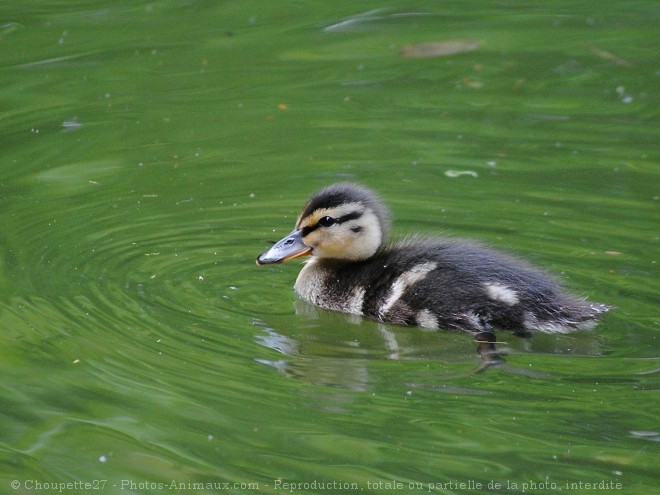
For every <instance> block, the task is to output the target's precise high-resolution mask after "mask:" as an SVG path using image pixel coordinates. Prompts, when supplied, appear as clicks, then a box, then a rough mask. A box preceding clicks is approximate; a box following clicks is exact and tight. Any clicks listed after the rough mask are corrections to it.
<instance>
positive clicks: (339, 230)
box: [296, 203, 382, 260]
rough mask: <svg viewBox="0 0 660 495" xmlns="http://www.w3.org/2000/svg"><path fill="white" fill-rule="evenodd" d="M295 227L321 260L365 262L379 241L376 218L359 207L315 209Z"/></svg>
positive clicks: (380, 239) (378, 244)
mask: <svg viewBox="0 0 660 495" xmlns="http://www.w3.org/2000/svg"><path fill="white" fill-rule="evenodd" d="M327 217H329V218H328V219H326V218H327ZM296 227H297V228H298V230H299V231H300V232H301V235H302V240H303V242H304V243H305V244H306V245H307V246H309V247H311V248H312V249H313V252H312V254H313V255H314V256H318V257H322V258H334V259H345V260H360V259H366V258H369V257H370V256H372V255H373V254H374V253H375V252H376V251H377V250H378V248H379V247H380V243H381V241H382V232H381V228H380V222H379V220H378V218H377V217H376V215H375V214H374V213H373V211H371V210H370V209H368V208H367V209H365V207H364V205H363V204H362V203H346V204H343V205H340V206H336V207H333V208H319V209H317V210H314V211H313V212H312V213H311V214H309V215H307V216H306V217H304V218H300V219H298V222H297V224H296Z"/></svg>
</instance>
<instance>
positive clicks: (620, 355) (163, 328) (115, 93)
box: [0, 0, 660, 494]
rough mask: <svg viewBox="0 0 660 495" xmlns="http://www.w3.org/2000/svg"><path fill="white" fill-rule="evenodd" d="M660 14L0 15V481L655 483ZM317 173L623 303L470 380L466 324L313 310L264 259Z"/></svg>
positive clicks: (398, 230) (250, 488) (189, 8)
mask: <svg viewBox="0 0 660 495" xmlns="http://www.w3.org/2000/svg"><path fill="white" fill-rule="evenodd" d="M657 23H658V10H657V6H656V5H655V4H654V3H653V2H647V1H638V2H621V3H620V4H616V5H615V4H612V5H609V6H608V8H607V9H603V8H602V5H601V3H599V2H594V1H592V0H589V1H587V2H581V3H580V4H579V5H578V4H575V2H564V1H559V2H552V4H548V3H547V2H531V3H530V2H528V3H526V4H525V5H524V6H522V5H520V6H518V5H514V4H510V5H509V4H501V3H493V2H487V1H480V2H473V3H471V4H470V8H469V9H467V8H466V7H465V4H464V3H463V2H443V3H442V4H434V3H428V2H400V3H397V2H385V3H382V2H381V3H377V2H363V3H361V4H360V5H356V4H355V3H354V2H330V3H324V2H265V1H252V2H229V3H227V2H224V3H221V4H216V3H214V2H197V1H187V2H186V1H159V2H137V3H136V2H111V3H106V4H98V3H95V2H87V3H85V2H76V3H69V4H66V3H52V2H40V1H28V2H17V1H10V2H5V4H4V5H3V9H2V15H1V16H0V50H1V53H2V57H1V59H0V60H1V65H0V77H1V78H2V85H1V87H0V119H1V122H2V125H1V126H0V141H1V147H0V149H1V150H2V151H1V154H0V156H2V161H1V162H0V202H1V206H0V215H1V222H2V230H1V231H0V329H1V331H0V372H1V373H2V376H3V379H2V381H1V382H0V387H1V393H0V415H1V417H2V419H1V421H0V425H1V426H0V486H2V488H0V492H2V493H35V491H37V490H40V492H41V493H43V492H44V491H48V490H50V492H53V491H57V492H60V491H61V492H63V493H80V490H83V492H91V491H92V489H93V488H98V489H99V491H103V492H105V493H118V494H119V493H122V494H125V493H140V494H142V493H163V492H167V493H190V492H192V491H194V493H219V492H221V493H248V492H255V491H258V492H260V493H282V492H283V491H284V490H287V491H291V490H292V489H295V491H296V492H297V493H321V492H322V493H338V492H339V491H340V490H341V489H343V490H342V491H341V492H346V493H358V492H359V493H383V494H384V493H429V492H432V493H466V492H467V493H493V492H495V493H523V492H525V493H531V492H532V491H534V492H535V493H555V492H558V491H559V490H560V489H562V490H563V491H564V492H567V491H570V493H593V492H594V490H593V489H592V488H593V486H592V485H596V487H597V488H600V489H602V490H605V491H612V492H616V493H619V492H624V493H645V494H650V493H659V492H658V491H657V474H656V470H657V469H656V466H657V463H658V452H659V450H658V445H659V444H658V440H659V439H660V433H659V430H658V428H659V427H660V426H659V425H658V420H657V411H658V407H659V406H660V404H659V401H658V399H657V386H658V379H657V377H658V341H657V339H658V334H659V331H660V328H659V327H660V322H659V319H658V309H657V308H658V300H659V298H660V286H659V284H658V267H657V253H658V232H659V229H658V227H659V224H658V200H659V196H660V192H659V191H658V188H657V184H658V179H659V176H660V168H659V167H658V145H657V143H658V138H659V136H658V130H657V129H658V119H657V108H658V75H659V73H658V71H659V68H658V65H657V42H656V39H657V27H656V26H657ZM434 43H435V45H431V49H430V51H429V45H428V44H434ZM446 43H450V45H447V44H446ZM420 44H424V45H422V48H420ZM438 46H440V47H443V49H445V52H442V50H439V51H438ZM447 46H450V47H453V51H452V50H448V52H449V53H446V52H447V50H446V47H447ZM411 50H412V51H411ZM420 50H421V51H420ZM425 50H426V51H425ZM434 50H435V51H434ZM420 53H421V56H417V55H419V54H420ZM411 54H413V55H416V56H410V55H411ZM337 180H355V181H359V182H362V183H365V184H367V185H370V186H372V187H375V188H376V189H378V190H379V191H380V192H381V194H382V196H383V197H384V198H385V199H386V200H387V201H388V203H389V204H390V205H391V207H392V210H393V214H394V217H395V226H394V234H395V235H405V234H409V233H413V232H425V233H431V234H445V235H454V236H465V237H473V238H476V239H479V240H481V241H483V242H485V243H488V244H491V245H493V246H496V247H498V248H500V249H503V250H506V251H510V252H513V253H517V254H519V255H521V256H523V257H525V258H527V259H529V260H530V261H532V262H534V263H536V264H538V265H540V266H543V267H545V268H546V269H548V270H549V271H551V272H552V273H554V274H556V275H557V276H558V277H559V278H560V279H561V280H562V281H563V282H564V283H565V284H566V285H567V286H569V287H570V288H571V289H572V290H573V291H574V292H576V293H578V294H581V295H584V296H587V297H589V298H590V299H593V300H595V301H599V302H605V303H608V304H612V305H614V306H617V309H616V310H615V311H613V312H611V313H609V314H607V315H606V316H605V318H604V321H603V323H602V324H601V325H600V326H599V327H598V328H597V329H596V330H595V331H592V332H586V333H579V334H572V335H561V336H552V335H540V336H538V337H535V338H534V339H531V340H525V339H519V338H516V337H512V336H510V335H508V334H506V333H501V334H499V335H498V338H499V340H500V341H502V342H503V344H502V347H503V348H505V349H506V350H507V353H508V356H507V362H506V364H505V365H503V366H500V367H498V368H492V369H489V370H487V371H486V372H485V373H476V368H477V366H478V359H477V357H476V356H475V345H474V343H473V342H472V339H471V338H470V337H469V336H467V335H462V334H457V333H450V332H438V333H428V332H421V331H419V330H418V329H414V328H400V327H394V326H384V325H380V324H378V323H376V322H371V321H367V320H359V319H356V318H352V317H348V316H345V315H339V314H334V313H329V312H326V311H322V310H318V309H315V308H313V307H310V306H309V305H306V304H304V303H302V302H300V301H297V300H296V297H295V295H294V294H293V291H292V288H291V287H292V285H293V281H294V280H295V277H296V273H297V271H298V270H299V267H300V266H299V264H297V263H291V264H289V265H286V266H277V267H267V268H266V267H257V266H255V264H254V258H255V257H256V255H257V254H258V253H259V252H261V251H262V250H263V249H264V248H266V247H267V246H268V243H269V241H272V240H276V239H278V238H280V237H281V236H282V235H284V234H286V233H287V232H289V230H290V229H291V227H292V225H293V223H294V222H295V218H296V216H297V214H298V210H299V209H300V207H301V206H302V204H303V203H304V201H305V199H306V198H307V196H308V195H309V194H310V193H312V192H313V191H314V190H316V189H317V188H319V187H322V186H324V185H326V184H328V183H331V182H333V181H337ZM61 483H64V484H65V485H60V484H61ZM67 483H68V484H69V485H67ZM76 483H79V484H80V483H91V484H92V486H91V487H90V486H80V485H75V484H76ZM225 483H226V484H225ZM287 483H289V484H290V485H287ZM397 483H399V484H400V485H398V484H397ZM599 483H601V485H598V484H599Z"/></svg>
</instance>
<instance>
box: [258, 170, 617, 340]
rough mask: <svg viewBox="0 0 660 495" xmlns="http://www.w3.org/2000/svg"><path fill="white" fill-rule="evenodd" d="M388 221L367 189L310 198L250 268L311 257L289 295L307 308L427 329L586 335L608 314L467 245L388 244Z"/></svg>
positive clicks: (333, 190)
mask: <svg viewBox="0 0 660 495" xmlns="http://www.w3.org/2000/svg"><path fill="white" fill-rule="evenodd" d="M389 218H390V217H389V213H388V210H387V208H386V207H385V205H384V204H383V202H382V201H381V200H380V199H379V198H378V196H377V195H376V194H375V193H374V192H373V191H372V190H370V189H368V188H366V187H363V186H360V185H357V184H352V183H338V184H333V185H331V186H329V187H326V188H325V189H323V190H321V191H319V192H317V193H316V194H314V195H313V196H312V197H311V198H310V199H309V201H308V202H307V204H306V205H305V207H304V208H303V210H302V212H301V214H300V216H299V217H298V220H297V222H296V226H295V229H294V230H293V231H292V232H291V233H290V234H289V235H287V236H286V237H284V238H283V239H282V240H280V241H279V242H277V243H276V244H275V245H274V246H273V247H271V248H270V249H268V250H267V251H266V252H264V253H262V254H261V255H259V257H257V264H258V265H270V264H274V263H282V262H285V261H289V260H292V259H294V258H299V257H301V256H307V255H311V259H310V260H309V261H308V262H307V263H306V264H305V266H304V267H303V269H302V270H301V271H300V274H299V275H298V278H297V280H296V283H295V287H294V288H295V291H296V292H297V293H298V295H299V296H300V297H301V298H302V299H304V300H305V301H308V302H310V303H312V304H314V305H316V306H320V307H322V308H326V309H330V310H335V311H342V312H345V313H352V314H357V315H363V316H366V317H369V318H372V319H375V320H378V321H382V322H386V323H394V324H401V325H416V326H419V327H423V328H428V329H457V330H465V331H468V332H471V333H473V334H482V333H489V332H491V331H492V330H494V329H502V330H509V331H512V332H513V333H515V334H517V335H521V336H529V335H530V334H531V332H532V331H534V330H536V331H540V332H547V333H566V332H569V331H572V330H579V329H586V328H591V327H593V326H594V325H595V323H596V320H597V318H598V315H599V314H600V313H603V312H605V311H607V310H608V309H610V308H609V306H606V305H604V304H597V303H589V302H587V301H584V300H583V299H580V298H578V297H575V296H572V295H569V294H567V293H565V292H564V291H563V290H562V289H561V287H560V286H559V285H558V284H557V283H556V282H555V281H553V280H552V279H551V278H550V277H548V276H547V275H546V274H544V273H543V272H541V271H539V270H537V269H536V268H533V267H531V266H530V265H528V264H526V263H525V262H523V261H520V260H517V259H514V258H511V257H509V256H506V255H503V254H500V253H498V252H496V251H493V250H491V249H488V248H485V247H482V246H480V245H478V244H475V243H472V242H469V241H463V240H451V239H443V238H429V237H408V238H405V239H403V240H400V241H397V242H394V243H391V244H390V243H388V242H387V238H388V234H389V229H390V220H389Z"/></svg>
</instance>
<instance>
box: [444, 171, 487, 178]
mask: <svg viewBox="0 0 660 495" xmlns="http://www.w3.org/2000/svg"><path fill="white" fill-rule="evenodd" d="M445 175H446V176H447V177H449V178H451V179H453V178H455V177H461V176H462V175H468V176H470V177H479V174H477V173H476V172H473V171H472V170H446V171H445Z"/></svg>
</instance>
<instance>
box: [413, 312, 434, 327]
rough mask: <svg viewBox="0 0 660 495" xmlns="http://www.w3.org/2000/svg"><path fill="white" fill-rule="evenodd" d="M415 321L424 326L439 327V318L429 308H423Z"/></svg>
mask: <svg viewBox="0 0 660 495" xmlns="http://www.w3.org/2000/svg"><path fill="white" fill-rule="evenodd" d="M415 321H416V322H417V324H418V325H419V326H420V327H422V328H430V329H432V330H437V329H438V319H437V318H436V317H435V316H434V315H433V313H431V312H430V311H429V310H428V309H422V310H421V311H419V312H418V313H417V315H415Z"/></svg>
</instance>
